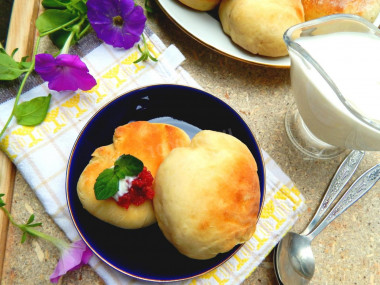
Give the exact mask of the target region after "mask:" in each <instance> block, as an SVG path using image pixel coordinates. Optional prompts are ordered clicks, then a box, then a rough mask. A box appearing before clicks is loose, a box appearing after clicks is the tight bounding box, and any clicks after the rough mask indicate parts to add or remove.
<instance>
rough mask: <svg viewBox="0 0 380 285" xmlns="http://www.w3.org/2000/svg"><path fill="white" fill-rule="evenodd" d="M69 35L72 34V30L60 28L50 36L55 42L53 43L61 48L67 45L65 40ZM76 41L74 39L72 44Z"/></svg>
mask: <svg viewBox="0 0 380 285" xmlns="http://www.w3.org/2000/svg"><path fill="white" fill-rule="evenodd" d="M69 35H70V32H68V31H65V30H59V31H56V32H54V33H51V34H50V35H49V37H50V39H51V41H52V42H53V44H54V45H55V46H57V47H58V48H59V49H61V48H63V46H64V45H65V42H66V40H67V38H68V37H69ZM74 43H75V41H74V39H73V41H72V44H74Z"/></svg>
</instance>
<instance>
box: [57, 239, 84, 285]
mask: <svg viewBox="0 0 380 285" xmlns="http://www.w3.org/2000/svg"><path fill="white" fill-rule="evenodd" d="M61 250H62V253H61V259H60V260H59V261H58V264H57V267H56V268H55V270H54V272H53V273H52V274H51V275H50V281H51V282H52V283H57V282H58V281H59V278H61V276H63V275H65V274H66V273H67V272H68V271H72V270H76V269H78V268H80V267H81V266H82V265H84V264H87V263H88V261H89V260H90V258H91V256H92V252H91V250H90V249H89V248H88V247H87V246H86V244H85V243H84V242H83V241H82V240H78V241H76V242H74V243H72V244H71V245H70V246H68V247H65V248H63V249H61Z"/></svg>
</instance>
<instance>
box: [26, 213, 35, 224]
mask: <svg viewBox="0 0 380 285" xmlns="http://www.w3.org/2000/svg"><path fill="white" fill-rule="evenodd" d="M33 221H34V214H31V215H30V217H29V220H28V221H27V222H26V224H27V225H29V224H31V223H32V222H33Z"/></svg>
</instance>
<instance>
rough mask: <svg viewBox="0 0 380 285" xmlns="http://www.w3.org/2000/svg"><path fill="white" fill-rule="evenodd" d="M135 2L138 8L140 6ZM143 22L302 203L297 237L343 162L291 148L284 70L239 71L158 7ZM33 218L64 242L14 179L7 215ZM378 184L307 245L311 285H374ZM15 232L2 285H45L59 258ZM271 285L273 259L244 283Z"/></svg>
mask: <svg viewBox="0 0 380 285" xmlns="http://www.w3.org/2000/svg"><path fill="white" fill-rule="evenodd" d="M138 2H143V1H142V0H141V1H140V0H139V1H138ZM155 11H156V13H155V14H154V16H152V17H150V18H149V19H148V25H149V26H150V28H151V29H152V30H153V31H154V32H155V33H156V34H157V35H158V36H159V37H160V38H161V39H162V40H163V42H164V43H165V44H166V45H170V44H175V45H176V46H177V47H178V48H179V49H180V50H181V51H182V53H183V54H184V55H185V57H186V61H185V62H184V63H183V64H182V66H183V68H185V69H186V70H187V71H188V72H189V73H190V74H191V75H192V76H193V77H194V79H195V80H196V81H198V83H199V84H200V85H201V86H202V87H203V88H204V89H205V90H206V91H208V92H210V93H212V94H214V95H215V96H217V97H219V98H220V99H222V100H224V101H225V102H226V103H228V104H229V105H230V106H232V107H233V108H234V109H235V110H236V111H237V112H238V113H239V114H240V115H241V116H242V117H243V118H244V119H245V120H246V122H247V123H248V125H249V126H250V128H251V130H252V131H253V133H254V135H255V136H256V138H257V140H258V141H259V143H260V145H261V147H262V148H263V149H265V150H266V151H267V152H268V153H269V154H270V156H271V157H272V158H273V159H274V160H275V161H276V162H277V163H278V164H279V165H280V167H281V168H282V169H283V170H284V171H285V173H287V174H288V175H289V176H290V177H291V179H292V180H293V181H294V183H295V184H296V186H297V187H298V189H299V190H300V191H301V192H302V193H303V195H304V197H305V198H306V204H307V210H306V212H304V214H303V215H302V216H301V217H300V220H299V221H298V222H297V224H296V225H295V226H294V228H293V229H292V230H293V231H296V232H301V231H302V230H303V228H304V227H305V226H306V224H307V223H308V221H309V220H310V219H311V217H312V215H313V214H314V212H315V210H316V208H317V206H318V203H319V201H320V199H321V197H322V195H323V193H324V191H325V189H326V188H327V186H328V184H329V181H330V179H331V178H332V176H333V174H334V172H335V170H336V169H337V167H338V166H339V163H340V162H341V161H342V159H343V158H344V155H342V156H340V157H337V158H335V159H331V160H312V159H308V158H306V157H304V156H302V155H301V154H300V153H299V152H298V151H296V150H295V148H294V147H293V146H292V145H291V143H290V141H289V140H288V138H287V136H286V132H285V128H284V116H285V113H286V111H287V109H288V107H289V106H290V105H291V104H292V103H293V100H294V99H293V96H292V93H291V90H290V79H289V70H288V69H275V68H268V67H262V66H256V65H251V64H247V63H242V62H239V61H236V60H233V59H230V58H228V57H226V56H223V55H220V54H218V53H216V52H214V51H212V50H210V49H208V48H206V47H204V46H203V45H201V44H199V43H198V42H196V41H195V40H194V39H192V38H191V37H189V36H188V35H186V34H184V32H183V31H182V30H181V29H179V28H178V27H177V26H176V25H175V24H173V23H172V22H171V21H170V20H169V19H168V18H167V17H166V16H165V15H164V14H163V12H162V11H160V10H159V8H158V7H155ZM379 162H380V152H368V153H367V154H366V156H365V159H364V161H363V162H362V163H361V165H360V166H359V168H358V171H357V174H355V176H354V178H356V177H358V176H359V175H360V174H361V173H362V172H363V171H364V170H366V169H367V168H369V167H371V166H373V165H374V164H376V163H379ZM31 213H35V215H36V219H37V221H40V222H42V223H43V225H44V226H43V230H44V232H46V233H48V234H51V235H54V236H57V237H60V238H65V237H64V234H63V233H62V232H61V231H60V229H59V228H58V227H57V226H56V225H55V224H54V223H53V222H52V220H51V219H50V217H49V216H48V215H47V214H46V213H45V211H44V209H43V208H42V206H41V204H40V202H39V201H38V200H37V198H36V197H35V195H34V194H33V192H32V190H31V189H30V188H29V186H28V185H27V184H26V183H25V181H24V179H23V178H22V177H21V175H20V174H17V177H16V184H15V190H14V198H13V204H12V214H13V215H14V216H15V218H16V220H18V221H25V220H26V219H27V218H28V217H29V215H30V214H31ZM378 213H380V183H378V184H377V185H376V186H375V187H374V188H373V189H372V190H371V191H370V192H369V193H368V194H366V195H365V196H364V197H363V198H362V199H361V200H360V201H359V202H357V203H356V204H355V205H354V206H352V207H351V208H350V209H348V210H347V211H346V212H345V213H344V214H343V215H342V216H341V217H339V218H338V219H337V220H336V221H334V222H333V223H332V224H331V225H330V226H329V227H327V228H326V230H325V231H323V232H322V233H321V234H320V235H319V236H317V237H316V239H315V240H314V241H313V243H312V245H313V252H314V255H315V259H316V264H317V265H316V272H315V275H314V278H313V280H312V282H311V284H380V258H379V257H380V255H379V252H380V220H379V219H378ZM20 239H21V235H20V232H19V231H18V230H17V229H15V228H14V227H12V226H11V227H10V229H9V232H8V241H7V251H6V256H5V263H4V270H3V276H2V278H1V284H2V285H8V284H9V285H11V284H49V276H50V274H51V272H52V271H53V269H54V267H55V264H56V262H57V259H58V258H59V253H58V252H57V250H56V249H55V248H54V247H53V246H51V245H50V244H48V243H46V242H44V241H42V240H35V239H29V240H28V241H26V242H25V243H24V244H20ZM60 284H79V285H80V284H103V281H102V280H101V279H100V278H99V277H98V276H97V275H96V273H94V271H93V270H92V269H91V268H90V267H89V266H84V267H82V268H81V269H79V270H77V271H75V272H70V273H68V274H67V275H66V276H64V277H63V278H62V279H61V280H60ZM247 284H276V279H275V275H274V272H273V262H272V256H271V255H269V256H268V257H267V258H266V259H265V260H264V262H262V264H261V265H260V266H259V267H258V268H257V269H256V270H255V271H254V272H253V273H252V275H251V276H250V277H249V278H248V279H247V280H246V281H245V282H244V285H247Z"/></svg>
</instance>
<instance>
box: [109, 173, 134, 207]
mask: <svg viewBox="0 0 380 285" xmlns="http://www.w3.org/2000/svg"><path fill="white" fill-rule="evenodd" d="M135 179H136V176H126V177H124V178H123V179H120V180H119V191H117V193H116V194H115V195H114V196H112V197H113V198H114V199H115V200H116V201H119V198H120V197H122V196H123V195H124V194H127V193H128V191H129V188H131V187H132V182H133V180H135Z"/></svg>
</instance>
